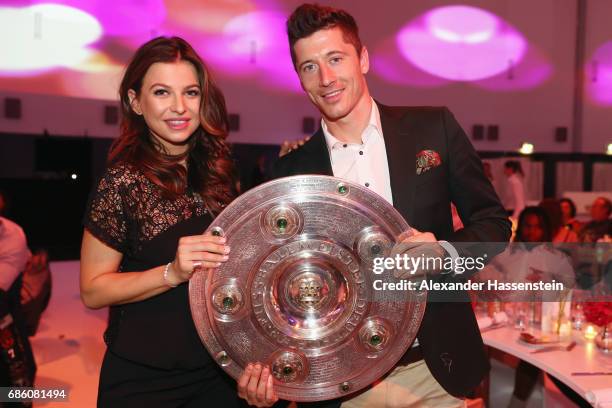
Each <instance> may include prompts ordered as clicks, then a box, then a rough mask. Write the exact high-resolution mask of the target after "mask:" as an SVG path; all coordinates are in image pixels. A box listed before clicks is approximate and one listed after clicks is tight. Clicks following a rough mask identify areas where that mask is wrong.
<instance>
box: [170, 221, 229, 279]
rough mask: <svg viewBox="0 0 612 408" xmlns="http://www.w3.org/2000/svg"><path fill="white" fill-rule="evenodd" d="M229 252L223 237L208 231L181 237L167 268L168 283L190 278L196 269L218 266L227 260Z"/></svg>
mask: <svg viewBox="0 0 612 408" xmlns="http://www.w3.org/2000/svg"><path fill="white" fill-rule="evenodd" d="M229 252H230V247H229V246H227V245H225V238H224V237H217V236H214V235H212V234H210V233H207V234H204V235H192V236H189V237H182V238H181V239H179V242H178V247H177V249H176V257H175V258H174V261H172V264H171V265H170V267H169V268H168V281H169V282H168V283H170V284H173V285H178V284H179V283H183V282H186V281H188V280H189V279H191V276H192V275H193V272H194V271H196V270H199V269H210V268H218V267H219V266H221V263H223V262H225V261H227V259H228V254H229Z"/></svg>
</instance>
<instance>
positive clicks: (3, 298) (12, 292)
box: [0, 192, 36, 406]
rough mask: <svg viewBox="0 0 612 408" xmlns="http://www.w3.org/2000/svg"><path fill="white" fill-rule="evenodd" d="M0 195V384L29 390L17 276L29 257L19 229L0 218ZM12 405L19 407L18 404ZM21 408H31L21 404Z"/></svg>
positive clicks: (30, 367)
mask: <svg viewBox="0 0 612 408" xmlns="http://www.w3.org/2000/svg"><path fill="white" fill-rule="evenodd" d="M4 202H5V201H4V197H3V195H2V193H1V192H0V338H2V339H3V340H2V341H1V342H0V384H4V385H5V386H8V385H10V386H21V387H27V386H28V387H31V386H32V385H33V381H34V375H35V372H36V364H35V362H34V356H33V355H32V348H31V347H30V342H29V340H28V337H27V335H26V334H25V333H26V330H25V327H24V321H23V316H22V314H21V305H20V290H21V280H20V279H19V276H20V274H21V273H22V272H23V270H24V268H25V267H26V263H27V262H28V259H29V258H30V250H29V249H28V245H27V241H26V236H25V234H24V232H23V230H22V229H21V227H20V226H19V225H17V224H15V223H14V222H13V221H11V220H9V219H7V218H4V217H2V216H1V215H2V211H3V210H4ZM15 406H22V405H21V404H18V405H15ZM23 406H30V405H29V404H27V403H24V404H23Z"/></svg>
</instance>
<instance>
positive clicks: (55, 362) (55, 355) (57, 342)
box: [30, 261, 108, 408]
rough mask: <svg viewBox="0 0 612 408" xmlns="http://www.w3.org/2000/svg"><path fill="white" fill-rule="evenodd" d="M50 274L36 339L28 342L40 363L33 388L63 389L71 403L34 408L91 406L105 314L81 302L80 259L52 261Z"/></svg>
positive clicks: (95, 391) (102, 345) (98, 368)
mask: <svg viewBox="0 0 612 408" xmlns="http://www.w3.org/2000/svg"><path fill="white" fill-rule="evenodd" d="M51 274H52V279H53V289H52V290H53V293H52V296H51V302H50V303H49V307H48V308H47V310H46V311H45V313H44V315H43V317H42V319H41V323H40V327H39V328H38V332H37V333H36V336H34V337H33V338H31V339H30V341H31V343H32V348H33V349H34V356H35V358H36V363H37V365H38V371H37V375H36V386H37V387H53V388H64V389H66V390H67V393H68V395H69V401H68V402H38V403H35V404H34V406H35V407H45V408H56V407H57V408H88V407H95V406H96V395H97V392H98V374H99V372H100V364H101V363H102V357H103V356H104V350H105V345H104V342H103V340H102V333H103V332H104V328H105V327H106V318H107V313H108V312H107V309H102V310H89V309H87V308H86V307H85V306H84V305H83V303H82V302H81V299H80V297H79V263H78V261H69V262H53V263H52V264H51Z"/></svg>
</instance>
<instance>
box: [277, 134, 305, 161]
mask: <svg viewBox="0 0 612 408" xmlns="http://www.w3.org/2000/svg"><path fill="white" fill-rule="evenodd" d="M309 140H310V136H307V137H305V138H303V139H300V140H291V141H289V140H285V141H284V142H283V144H282V145H281V148H280V151H279V152H278V157H279V158H280V157H283V156H284V155H286V154H287V153H289V152H291V151H292V150H295V149H297V148H298V147H300V146H303V145H304V143H306V142H307V141H309Z"/></svg>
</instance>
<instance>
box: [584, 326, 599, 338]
mask: <svg viewBox="0 0 612 408" xmlns="http://www.w3.org/2000/svg"><path fill="white" fill-rule="evenodd" d="M596 336H597V331H596V330H595V328H594V327H593V326H592V325H590V324H589V325H588V326H587V327H586V329H585V330H584V338H585V339H587V340H593V339H594V338H595V337H596Z"/></svg>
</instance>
